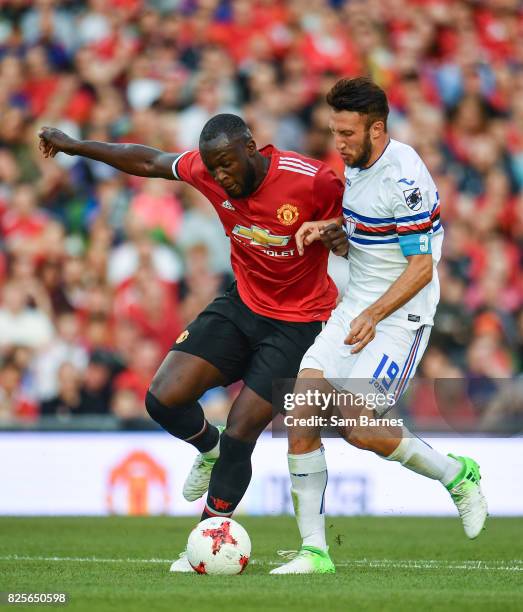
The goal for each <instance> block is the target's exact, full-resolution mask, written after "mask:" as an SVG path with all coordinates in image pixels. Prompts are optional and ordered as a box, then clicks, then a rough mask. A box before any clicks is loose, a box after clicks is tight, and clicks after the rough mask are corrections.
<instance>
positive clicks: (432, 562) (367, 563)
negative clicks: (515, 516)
mask: <svg viewBox="0 0 523 612" xmlns="http://www.w3.org/2000/svg"><path fill="white" fill-rule="evenodd" d="M0 561H58V562H71V563H166V564H167V563H172V562H173V559H156V558H152V559H131V558H120V559H107V558H100V557H43V556H33V557H32V556H27V555H7V556H0ZM284 562H285V561H284V560H282V561H262V560H259V559H253V560H252V561H251V563H252V564H253V565H267V566H276V565H281V564H283V563H284ZM336 566H337V567H374V568H389V569H423V570H449V569H450V570H454V569H463V570H487V571H502V572H523V560H521V559H511V560H503V561H494V560H492V561H489V562H488V563H487V562H485V561H450V560H445V559H418V560H415V561H412V560H404V559H351V560H347V561H342V562H339V563H336Z"/></svg>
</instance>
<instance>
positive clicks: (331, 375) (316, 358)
mask: <svg viewBox="0 0 523 612" xmlns="http://www.w3.org/2000/svg"><path fill="white" fill-rule="evenodd" d="M351 320H352V316H350V315H349V314H348V313H347V311H346V310H345V308H344V304H343V303H341V304H339V305H338V307H337V308H336V309H335V310H334V311H333V312H332V315H331V317H330V319H329V320H328V322H327V325H326V326H325V327H324V329H323V330H322V331H321V332H320V334H318V336H316V340H315V342H314V344H313V345H312V346H311V347H310V348H309V350H308V351H307V352H306V353H305V355H304V357H303V359H302V362H301V365H300V370H304V369H308V368H311V369H314V370H321V371H322V372H323V377H324V378H326V379H327V380H328V382H329V383H330V384H331V385H332V386H333V387H334V388H335V389H337V390H338V391H340V392H343V391H348V392H350V393H353V394H355V395H357V394H358V395H364V396H367V395H368V394H369V393H371V394H374V395H377V394H381V395H383V396H384V397H385V400H387V402H386V403H385V400H383V402H384V403H383V405H381V406H380V405H376V406H375V409H376V412H377V413H378V414H385V412H387V411H388V410H389V409H390V408H391V407H392V406H393V404H394V403H396V402H397V401H398V400H399V398H400V397H401V396H402V394H403V393H404V392H405V390H406V389H407V387H408V384H409V381H410V380H412V377H413V376H414V374H415V372H416V368H417V367H418V364H419V362H420V360H421V358H422V356H423V353H424V352H425V349H426V348H427V344H428V341H429V336H430V331H431V329H432V327H431V326H430V325H422V326H421V327H419V328H418V329H409V328H408V327H405V326H403V325H401V326H400V325H397V324H394V323H393V322H391V321H387V319H385V320H384V321H381V322H380V323H378V325H377V327H376V336H375V338H374V339H373V340H372V341H371V342H369V344H367V346H366V347H365V348H364V349H363V350H362V351H361V352H359V353H356V354H352V353H351V350H352V349H353V346H349V345H347V344H344V340H345V338H346V337H347V335H348V333H349V331H350V322H351ZM388 400H390V401H388Z"/></svg>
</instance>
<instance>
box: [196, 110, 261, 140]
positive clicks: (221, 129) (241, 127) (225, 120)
mask: <svg viewBox="0 0 523 612" xmlns="http://www.w3.org/2000/svg"><path fill="white" fill-rule="evenodd" d="M222 134H223V135H224V136H226V137H227V138H228V139H229V140H233V139H235V138H242V137H243V138H245V139H246V140H248V139H249V138H252V136H251V132H250V130H249V128H248V127H247V124H246V123H245V121H244V120H243V119H242V118H241V117H238V115H232V114H230V113H222V114H220V115H215V116H214V117H212V118H211V119H209V121H207V123H206V124H205V125H204V126H203V129H202V133H201V134H200V146H201V145H202V144H205V143H207V142H210V141H211V140H214V139H215V138H218V136H221V135H222Z"/></svg>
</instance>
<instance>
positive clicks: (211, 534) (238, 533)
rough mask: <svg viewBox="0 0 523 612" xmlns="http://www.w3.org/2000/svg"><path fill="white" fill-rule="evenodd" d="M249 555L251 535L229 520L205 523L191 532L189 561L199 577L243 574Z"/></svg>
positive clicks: (211, 520)
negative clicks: (204, 575) (200, 575)
mask: <svg viewBox="0 0 523 612" xmlns="http://www.w3.org/2000/svg"><path fill="white" fill-rule="evenodd" d="M250 556H251V539H250V538H249V534H248V533H247V532H246V531H245V529H244V528H243V527H242V526H241V525H240V524H239V523H237V522H236V521H233V520H232V519H230V518H225V517H224V518H220V517H213V518H208V519H206V520H205V521H202V522H201V523H199V524H198V525H197V526H196V527H195V528H194V529H193V530H192V532H191V534H190V535H189V540H188V542H187V559H188V561H189V563H190V564H191V566H192V568H193V569H194V571H195V572H198V573H199V574H214V575H218V574H222V575H232V574H241V573H242V572H243V570H244V569H245V568H246V567H247V563H249V557H250Z"/></svg>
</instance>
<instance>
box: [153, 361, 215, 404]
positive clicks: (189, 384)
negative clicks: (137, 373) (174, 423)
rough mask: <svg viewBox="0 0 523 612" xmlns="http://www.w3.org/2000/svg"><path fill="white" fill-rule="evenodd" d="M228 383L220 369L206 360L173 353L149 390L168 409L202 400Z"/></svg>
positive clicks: (164, 363) (160, 369)
mask: <svg viewBox="0 0 523 612" xmlns="http://www.w3.org/2000/svg"><path fill="white" fill-rule="evenodd" d="M224 382H225V378H224V376H223V374H222V373H221V372H220V370H218V368H216V367H215V366H214V365H212V364H211V363H209V362H208V361H206V360H205V359H202V358H201V357H197V356H196V355H191V354H190V353H181V352H177V351H171V352H169V353H168V354H167V355H166V357H165V359H164V360H163V362H162V364H161V365H160V367H159V368H158V370H157V372H156V374H155V375H154V378H153V380H152V382H151V384H150V386H149V391H150V392H151V393H152V394H153V395H154V396H155V397H156V399H158V401H160V402H161V403H162V404H164V405H165V406H177V405H183V404H187V403H189V402H194V401H196V400H198V399H199V398H200V397H201V396H202V395H203V394H204V393H205V391H207V390H208V389H212V388H213V387H217V386H220V385H223V384H224Z"/></svg>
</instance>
